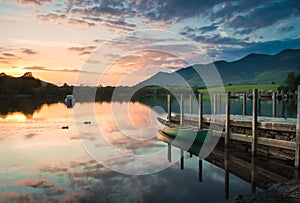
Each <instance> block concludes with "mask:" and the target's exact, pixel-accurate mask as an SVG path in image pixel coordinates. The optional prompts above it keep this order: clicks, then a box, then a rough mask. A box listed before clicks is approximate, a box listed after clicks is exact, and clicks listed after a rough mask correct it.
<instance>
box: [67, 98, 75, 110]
mask: <svg viewBox="0 0 300 203" xmlns="http://www.w3.org/2000/svg"><path fill="white" fill-rule="evenodd" d="M65 103H66V105H67V107H68V108H72V107H73V106H74V104H75V98H74V97H73V95H67V96H66V99H65Z"/></svg>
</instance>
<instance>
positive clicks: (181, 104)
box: [180, 95, 184, 125]
mask: <svg viewBox="0 0 300 203" xmlns="http://www.w3.org/2000/svg"><path fill="white" fill-rule="evenodd" d="M183 116H184V115H183V95H180V125H183Z"/></svg>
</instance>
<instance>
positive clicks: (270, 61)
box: [137, 49, 300, 86]
mask: <svg viewBox="0 0 300 203" xmlns="http://www.w3.org/2000/svg"><path fill="white" fill-rule="evenodd" d="M213 66H215V67H216V69H217V71H218V72H219V74H220V76H221V78H222V80H223V83H224V84H225V85H227V84H268V83H272V82H274V83H279V84H282V83H284V80H285V78H286V76H287V74H288V72H290V71H294V72H295V73H298V72H300V49H297V50H292V49H286V50H284V51H281V52H280V53H278V54H276V55H265V54H250V55H247V56H246V57H244V58H242V59H240V60H237V61H233V62H227V61H216V62H214V63H210V64H196V65H193V66H190V67H186V68H182V69H180V70H177V71H176V72H173V73H164V72H159V73H157V74H156V75H154V76H152V77H151V78H149V79H147V80H145V81H143V82H141V83H139V84H138V85H137V86H140V85H143V86H144V85H145V86H147V85H184V84H187V83H188V84H189V85H190V86H204V82H203V80H202V78H201V77H200V76H199V74H198V73H197V72H202V73H203V74H201V76H202V77H205V78H211V77H210V76H211V75H210V76H209V74H210V71H211V70H212V67H213ZM205 74H208V76H205ZM211 74H213V73H211ZM207 82H213V81H206V83H207Z"/></svg>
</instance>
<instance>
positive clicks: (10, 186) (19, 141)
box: [0, 102, 292, 202]
mask: <svg viewBox="0 0 300 203" xmlns="http://www.w3.org/2000/svg"><path fill="white" fill-rule="evenodd" d="M86 105H89V104H88V103H77V104H76V105H75V107H74V108H79V109H81V110H82V111H81V119H82V122H81V123H80V125H81V127H83V128H84V129H85V132H86V134H85V136H86V138H88V139H89V138H91V136H93V134H92V132H93V131H94V128H98V126H100V127H101V129H103V130H104V131H105V132H106V135H107V136H106V139H107V140H108V141H109V142H110V143H112V144H113V145H114V146H115V147H117V148H118V149H120V150H122V151H124V152H130V153H135V154H145V153H147V152H156V151H159V150H162V149H164V148H166V149H169V148H170V151H172V152H169V153H168V150H167V151H166V153H165V154H164V159H165V160H167V161H170V162H173V163H174V164H173V165H172V166H171V167H169V168H167V169H165V170H163V171H160V172H157V173H153V174H149V175H143V176H131V175H124V174H121V173H117V172H114V171H112V170H110V169H108V168H106V167H105V166H103V165H101V164H99V163H97V162H96V161H95V160H93V159H92V158H91V157H90V156H89V155H88V154H87V152H86V151H85V150H84V148H83V147H82V145H81V143H80V141H79V140H78V133H77V129H76V126H75V123H74V118H73V110H74V109H68V108H66V106H65V104H64V103H51V104H42V105H40V106H39V107H38V108H37V110H33V111H32V110H30V111H28V112H29V114H30V116H28V114H27V113H24V112H23V111H22V109H19V108H16V109H14V110H5V112H6V113H5V114H4V115H3V114H2V115H3V116H2V117H1V118H0V132H1V133H0V160H1V162H0V202H2V201H25V202H26V201H30V202H45V201H61V202H64V201H65V202H69V201H88V202H93V201H94V202H95V201H97V202H183V201H190V202H199V201H203V202H230V201H232V199H233V198H234V196H235V195H237V194H247V193H249V192H250V189H251V175H250V174H251V172H250V171H251V167H250V166H251V161H250V160H249V159H247V158H246V161H242V160H243V159H242V155H237V154H236V153H235V155H234V156H232V153H231V152H229V153H228V163H227V169H228V170H224V168H225V167H224V166H225V163H224V151H223V150H222V148H221V149H220V150H216V151H214V152H213V153H212V155H211V156H210V157H208V159H207V160H203V161H202V160H198V158H197V157H196V156H194V155H195V154H197V153H196V152H197V147H192V149H193V150H195V151H191V153H192V154H193V156H192V157H190V154H187V153H186V152H184V156H183V159H181V160H182V162H180V160H178V161H177V159H176V157H177V155H180V154H181V152H182V151H181V150H180V148H178V147H173V146H171V145H170V147H169V148H168V145H167V144H166V143H165V142H162V141H159V140H157V139H156V138H155V137H153V136H156V133H155V134H149V135H146V134H145V135H144V134H140V136H145V137H146V138H151V139H149V140H141V139H133V138H130V137H127V136H125V135H124V134H122V133H120V132H119V131H118V128H117V126H116V125H115V124H114V123H113V120H112V117H109V116H108V114H107V113H106V112H107V111H108V109H109V108H110V107H111V103H109V102H102V103H95V104H93V105H94V107H95V108H94V109H95V115H96V117H97V119H96V121H97V122H96V123H93V122H90V123H85V121H87V122H88V121H90V120H88V119H87V118H89V115H88V114H87V112H86V111H84V109H85V107H86ZM116 105H120V107H124V106H128V105H129V109H130V112H131V113H130V119H131V121H132V123H133V124H134V125H135V126H136V127H138V128H146V127H148V126H149V125H151V122H150V120H149V117H148V115H149V112H151V109H150V107H149V106H148V105H144V104H142V103H138V102H135V103H116ZM123 105H124V106H123ZM125 124H126V122H125ZM63 126H68V129H62V127H63ZM91 143H92V142H91ZM93 146H94V147H95V148H99V149H100V150H102V151H103V153H104V154H105V153H108V154H109V152H107V151H106V149H107V148H106V146H102V145H99V144H97V143H93ZM168 154H169V155H168ZM109 159H110V161H111V162H113V164H115V165H118V166H120V167H127V165H129V164H132V163H134V162H130V160H120V159H114V157H109ZM149 162H150V163H149V164H154V163H153V161H151V160H149ZM257 162H258V163H255V167H253V168H256V170H254V171H256V172H257V174H255V178H254V180H255V181H253V182H254V183H255V184H254V185H256V186H257V187H258V188H259V189H258V190H260V189H264V188H266V187H267V185H268V184H269V183H272V182H275V181H278V182H281V181H286V180H289V179H291V178H292V175H291V174H290V169H289V168H288V167H281V168H280V167H273V168H272V169H265V168H263V167H262V168H260V167H261V165H262V163H264V164H265V165H270V166H272V164H273V166H274V163H272V161H267V162H266V161H265V160H259V161H257ZM181 168H183V169H184V170H180V169H181ZM226 171H227V172H228V181H226V178H225V177H226V174H225V173H226ZM239 174H242V175H239ZM264 174H265V175H264ZM197 177H198V178H197ZM199 181H200V182H199ZM225 182H226V183H227V184H228V186H230V187H227V190H228V192H227V193H228V194H229V195H228V200H226V199H224V197H226V196H225V195H224V192H225V187H224V186H225V185H224V183H225ZM225 194H226V192H225Z"/></svg>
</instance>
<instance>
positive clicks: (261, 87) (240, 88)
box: [199, 84, 280, 93]
mask: <svg viewBox="0 0 300 203" xmlns="http://www.w3.org/2000/svg"><path fill="white" fill-rule="evenodd" d="M279 86H280V85H277V84H257V85H232V86H224V88H225V92H228V91H230V92H248V91H249V90H253V89H258V90H262V91H266V90H272V91H277V88H278V87H279ZM209 91H210V92H222V91H223V88H222V87H213V88H209ZM199 92H200V93H207V92H208V89H201V90H199Z"/></svg>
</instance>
